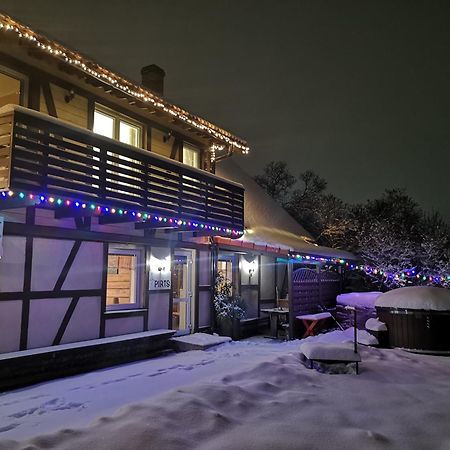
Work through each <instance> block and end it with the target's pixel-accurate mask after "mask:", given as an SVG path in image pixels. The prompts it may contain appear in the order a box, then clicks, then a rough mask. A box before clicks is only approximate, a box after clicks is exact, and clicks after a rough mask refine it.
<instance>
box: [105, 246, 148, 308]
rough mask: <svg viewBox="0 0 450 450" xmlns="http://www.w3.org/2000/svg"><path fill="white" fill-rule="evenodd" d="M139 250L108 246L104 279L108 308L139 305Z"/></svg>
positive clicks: (140, 265) (140, 264)
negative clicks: (105, 277)
mask: <svg viewBox="0 0 450 450" xmlns="http://www.w3.org/2000/svg"><path fill="white" fill-rule="evenodd" d="M141 261H142V257H141V251H140V250H138V249H124V248H110V250H109V253H108V268H107V279H106V306H107V308H108V309H127V308H137V307H139V306H141V305H140V280H141V276H140V269H141V267H142V262H141Z"/></svg>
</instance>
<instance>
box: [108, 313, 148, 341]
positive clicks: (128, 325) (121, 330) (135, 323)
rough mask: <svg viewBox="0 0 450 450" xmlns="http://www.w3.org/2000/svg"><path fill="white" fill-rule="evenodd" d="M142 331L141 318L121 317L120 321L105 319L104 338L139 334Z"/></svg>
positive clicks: (142, 321)
mask: <svg viewBox="0 0 450 450" xmlns="http://www.w3.org/2000/svg"><path fill="white" fill-rule="evenodd" d="M141 331H144V318H143V317H122V318H120V319H107V320H106V324H105V336H106V337H110V336H119V335H122V334H131V333H139V332H141Z"/></svg>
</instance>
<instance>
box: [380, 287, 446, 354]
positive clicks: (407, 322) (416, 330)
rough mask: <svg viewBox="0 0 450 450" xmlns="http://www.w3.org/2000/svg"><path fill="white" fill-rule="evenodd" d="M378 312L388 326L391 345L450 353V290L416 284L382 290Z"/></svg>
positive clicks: (414, 349)
mask: <svg viewBox="0 0 450 450" xmlns="http://www.w3.org/2000/svg"><path fill="white" fill-rule="evenodd" d="M375 306H376V310H377V315H378V317H379V319H380V320H381V321H382V322H384V323H385V324H386V326H387V329H388V340H389V346H390V347H401V348H405V349H408V350H412V351H423V352H430V353H433V352H444V353H450V290H449V289H444V288H437V287H428V286H415V287H407V288H400V289H395V290H393V291H389V292H386V293H385V294H382V295H381V296H380V297H379V298H378V299H377V301H376V303H375Z"/></svg>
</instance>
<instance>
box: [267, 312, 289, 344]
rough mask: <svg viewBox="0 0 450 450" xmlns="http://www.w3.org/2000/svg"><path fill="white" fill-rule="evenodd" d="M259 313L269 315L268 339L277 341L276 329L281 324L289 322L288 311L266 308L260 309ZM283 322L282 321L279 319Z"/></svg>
mask: <svg viewBox="0 0 450 450" xmlns="http://www.w3.org/2000/svg"><path fill="white" fill-rule="evenodd" d="M261 312H263V313H267V314H269V317H270V336H267V337H270V338H272V339H278V338H279V336H278V329H279V325H280V324H281V323H286V322H289V309H288V308H266V309H261ZM283 318H284V320H283V321H282V320H281V319H283Z"/></svg>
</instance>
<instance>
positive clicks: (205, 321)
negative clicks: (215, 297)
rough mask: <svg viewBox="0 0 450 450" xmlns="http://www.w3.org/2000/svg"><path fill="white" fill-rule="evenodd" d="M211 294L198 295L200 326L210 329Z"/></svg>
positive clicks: (201, 292) (202, 292)
mask: <svg viewBox="0 0 450 450" xmlns="http://www.w3.org/2000/svg"><path fill="white" fill-rule="evenodd" d="M210 299H211V293H210V292H207V291H200V292H199V293H198V326H199V327H209V326H210V325H211V301H210Z"/></svg>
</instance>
